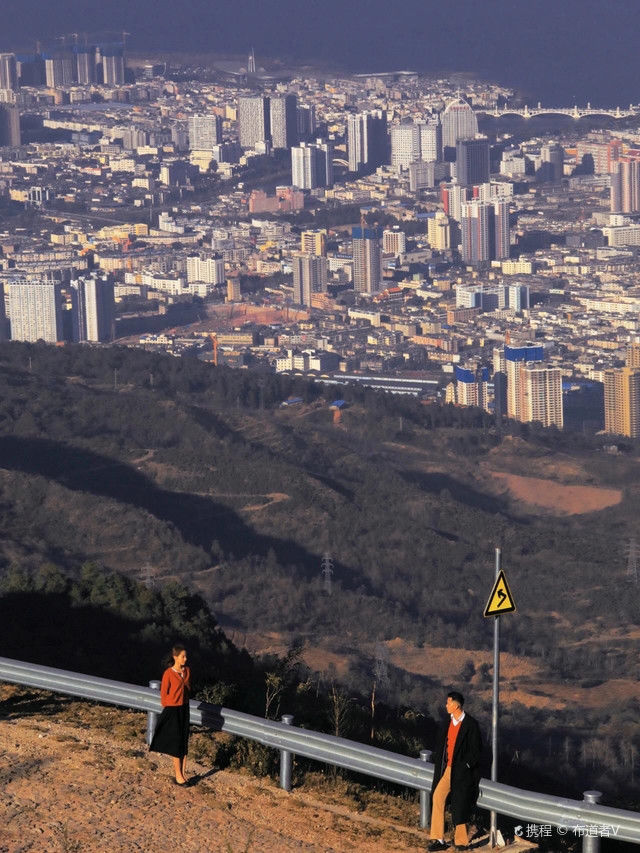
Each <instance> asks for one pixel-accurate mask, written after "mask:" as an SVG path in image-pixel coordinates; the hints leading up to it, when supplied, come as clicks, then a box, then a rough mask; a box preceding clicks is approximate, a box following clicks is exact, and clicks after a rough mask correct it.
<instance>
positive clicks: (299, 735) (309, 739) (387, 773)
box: [0, 658, 640, 853]
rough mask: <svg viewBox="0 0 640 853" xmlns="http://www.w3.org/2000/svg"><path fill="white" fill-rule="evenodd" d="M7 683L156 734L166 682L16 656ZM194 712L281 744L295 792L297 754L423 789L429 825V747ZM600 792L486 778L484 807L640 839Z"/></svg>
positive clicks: (199, 706) (284, 776)
mask: <svg viewBox="0 0 640 853" xmlns="http://www.w3.org/2000/svg"><path fill="white" fill-rule="evenodd" d="M0 681H7V682H10V683H13V684H21V685H25V686H28V687H36V688H39V689H42V690H50V691H53V692H56V693H64V694H66V695H69V696H78V697H81V698H83V699H91V700H93V701H95V702H103V703H106V704H111V705H120V706H123V707H125V708H131V709H133V710H138V711H146V712H147V715H148V720H149V724H148V735H149V739H150V734H151V733H152V731H153V728H154V727H155V720H156V719H157V716H158V714H159V713H160V712H161V710H162V706H161V704H160V697H159V695H158V688H159V686H160V685H159V682H151V684H153V685H154V687H153V688H152V687H141V686H140V687H139V686H137V685H134V684H126V683H124V682H121V681H110V680H109V679H106V678H97V677H96V676H92V675H82V674H80V673H76V672H68V671H66V670H62V669H54V668H53V667H48V666H39V665H37V664H31V663H25V662H23V661H16V660H11V659H9V658H0ZM190 717H191V722H192V723H193V724H195V725H200V726H205V727H207V728H212V729H215V730H217V731H223V732H228V733H229V734H233V735H238V736H239V737H244V738H248V739H249V740H254V741H257V742H258V743H261V744H264V745H265V746H269V747H272V748H273V749H278V750H279V751H280V757H281V763H280V784H281V787H283V788H284V789H285V790H291V759H292V756H293V755H299V756H302V757H304V758H310V759H313V760H315V761H320V762H322V763H325V764H332V765H335V766H337V767H342V768H344V769H346V770H353V771H355V772H357V773H363V774H365V775H367V776H373V777H374V778H376V779H382V780H384V781H387V782H393V783H395V784H398V785H404V786H406V787H409V788H414V789H417V790H419V791H420V825H421V826H422V827H426V826H427V825H428V821H429V809H428V803H429V799H428V797H429V794H428V792H429V791H430V789H431V783H432V780H433V765H432V764H429V763H428V759H429V757H430V753H429V752H428V751H427V750H425V751H423V752H421V754H420V758H410V757H408V756H405V755H399V754H397V753H393V752H388V751H387V750H384V749H379V748H378V747H374V746H367V745H366V744H361V743H356V742H355V741H350V740H346V739H345V738H340V737H335V736H333V735H327V734H321V733H319V732H314V731H311V730H309V729H299V728H296V727H295V726H293V725H292V723H293V717H291V716H288V715H287V716H284V717H283V718H282V722H275V721H273V720H265V719H262V718H261V717H254V716H252V715H251V714H245V713H243V712H241V711H233V710H231V709H229V708H222V707H220V706H218V705H210V704H208V703H206V702H197V701H193V700H192V701H191V703H190ZM600 796H601V795H600V794H599V792H597V791H586V792H585V799H584V801H579V800H571V799H565V798H562V797H554V796H551V795H549V794H540V793H537V792H535V791H525V790H521V789H520V788H514V787H512V786H510V785H503V784H501V783H499V782H490V781H488V780H486V779H483V780H481V782H480V796H479V798H478V806H480V807H481V808H483V809H487V810H494V811H496V812H498V813H499V814H502V815H506V816H508V817H511V818H515V819H516V820H519V821H522V822H523V823H527V824H532V825H533V824H535V825H537V826H551V827H556V828H558V829H559V830H560V833H561V834H562V832H564V833H567V834H568V833H569V832H571V833H572V834H574V835H578V836H582V837H583V851H584V853H597V851H598V850H599V842H600V838H601V837H607V838H615V839H616V840H619V841H630V842H635V843H636V844H638V843H640V813H638V812H632V811H625V810H622V809H614V808H609V807H608V806H602V805H600V804H599V803H598V802H597V800H598V798H599V797H600Z"/></svg>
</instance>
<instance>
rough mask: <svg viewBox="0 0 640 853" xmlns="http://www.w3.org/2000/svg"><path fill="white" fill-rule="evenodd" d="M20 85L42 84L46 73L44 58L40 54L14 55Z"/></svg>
mask: <svg viewBox="0 0 640 853" xmlns="http://www.w3.org/2000/svg"><path fill="white" fill-rule="evenodd" d="M16 63H17V69H18V83H19V85H20V86H44V84H45V80H46V75H45V67H44V65H45V64H44V59H43V57H42V56H40V54H33V53H21V54H18V55H17V56H16Z"/></svg>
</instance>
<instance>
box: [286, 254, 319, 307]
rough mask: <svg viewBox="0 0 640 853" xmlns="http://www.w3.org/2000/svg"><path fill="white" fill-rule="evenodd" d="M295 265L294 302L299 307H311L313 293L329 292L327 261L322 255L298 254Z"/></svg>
mask: <svg viewBox="0 0 640 853" xmlns="http://www.w3.org/2000/svg"><path fill="white" fill-rule="evenodd" d="M292 265H293V301H294V302H295V303H296V304H297V305H306V306H307V307H309V308H310V307H311V295H312V294H313V293H325V292H326V290H327V259H326V257H322V256H320V255H309V254H305V253H304V252H296V253H295V254H294V256H293V259H292Z"/></svg>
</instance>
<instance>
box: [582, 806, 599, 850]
mask: <svg viewBox="0 0 640 853" xmlns="http://www.w3.org/2000/svg"><path fill="white" fill-rule="evenodd" d="M582 796H583V797H584V801H585V803H588V804H589V805H590V806H595V805H597V804H598V803H599V802H600V797H601V796H602V791H584V793H583V794H582ZM582 853H600V836H598V835H584V836H583V838H582Z"/></svg>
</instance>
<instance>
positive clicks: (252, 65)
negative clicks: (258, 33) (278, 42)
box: [247, 48, 256, 76]
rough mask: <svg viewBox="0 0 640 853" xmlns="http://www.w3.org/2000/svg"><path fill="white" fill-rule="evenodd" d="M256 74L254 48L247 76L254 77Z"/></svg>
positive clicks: (249, 60)
mask: <svg viewBox="0 0 640 853" xmlns="http://www.w3.org/2000/svg"><path fill="white" fill-rule="evenodd" d="M255 73H256V54H255V51H254V49H253V48H251V50H250V51H249V58H248V60H247V74H249V75H250V76H253V75H254V74H255Z"/></svg>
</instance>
